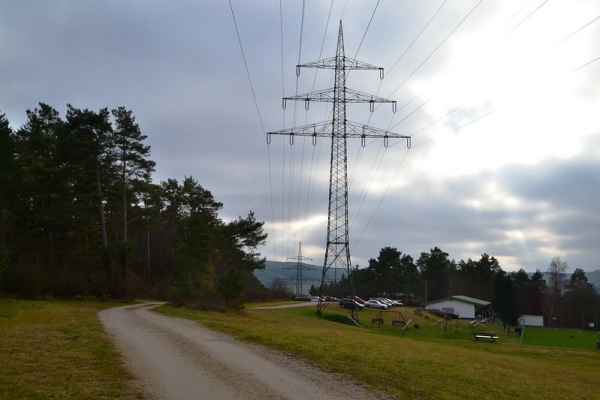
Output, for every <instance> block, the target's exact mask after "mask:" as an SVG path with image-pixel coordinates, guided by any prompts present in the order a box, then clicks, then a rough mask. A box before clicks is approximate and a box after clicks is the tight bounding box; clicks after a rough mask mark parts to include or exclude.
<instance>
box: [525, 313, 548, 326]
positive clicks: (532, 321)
mask: <svg viewBox="0 0 600 400" xmlns="http://www.w3.org/2000/svg"><path fill="white" fill-rule="evenodd" d="M519 325H525V326H544V316H543V315H521V316H520V317H519Z"/></svg>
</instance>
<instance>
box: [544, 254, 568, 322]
mask: <svg viewBox="0 0 600 400" xmlns="http://www.w3.org/2000/svg"><path fill="white" fill-rule="evenodd" d="M568 269H569V266H568V265H567V263H566V261H562V260H561V259H560V257H554V258H553V259H552V261H551V262H550V265H548V290H549V293H548V302H549V304H548V306H549V308H550V310H549V316H550V318H551V321H552V323H554V322H555V321H556V320H557V315H559V311H561V310H560V306H561V303H560V301H561V298H562V294H563V290H564V289H565V284H566V274H565V273H566V271H567V270H568Z"/></svg>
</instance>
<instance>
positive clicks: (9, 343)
mask: <svg viewBox="0 0 600 400" xmlns="http://www.w3.org/2000/svg"><path fill="white" fill-rule="evenodd" d="M111 306H115V304H110V303H97V302H59V301H21V300H7V299H0V360H1V362H0V399H7V400H9V399H10V400H14V399H28V400H30V399H40V400H42V399H43V400H47V399H78V400H79V399H94V400H95V399H141V398H143V396H142V395H141V392H138V391H137V389H135V388H134V387H133V386H132V376H131V375H130V374H129V373H128V372H127V371H126V370H125V368H124V366H123V365H122V364H121V361H120V355H119V353H118V352H117V351H116V350H115V349H114V348H113V347H112V346H111V344H110V341H109V338H108V336H107V335H106V334H105V333H104V329H103V327H102V325H101V323H100V320H99V319H98V312H99V311H100V310H102V309H103V308H107V307H111Z"/></svg>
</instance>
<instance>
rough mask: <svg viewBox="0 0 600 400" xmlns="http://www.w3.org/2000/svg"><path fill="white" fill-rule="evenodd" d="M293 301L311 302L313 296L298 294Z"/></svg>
mask: <svg viewBox="0 0 600 400" xmlns="http://www.w3.org/2000/svg"><path fill="white" fill-rule="evenodd" d="M293 299H294V300H296V301H311V300H312V296H311V295H309V294H297V295H295V296H294V297H293Z"/></svg>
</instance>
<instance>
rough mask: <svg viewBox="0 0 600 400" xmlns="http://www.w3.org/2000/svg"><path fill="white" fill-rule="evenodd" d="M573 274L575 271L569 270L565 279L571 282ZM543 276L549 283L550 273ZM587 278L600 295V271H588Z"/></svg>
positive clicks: (544, 273)
mask: <svg viewBox="0 0 600 400" xmlns="http://www.w3.org/2000/svg"><path fill="white" fill-rule="evenodd" d="M573 272H574V270H569V271H567V272H566V273H565V278H566V279H567V282H568V281H569V279H571V275H572V274H573ZM543 275H544V279H545V280H546V282H548V281H549V279H550V274H549V273H548V272H543ZM585 276H586V277H587V279H588V283H591V284H592V285H594V287H595V288H596V292H598V293H600V269H597V270H595V271H591V272H587V271H586V273H585Z"/></svg>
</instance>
